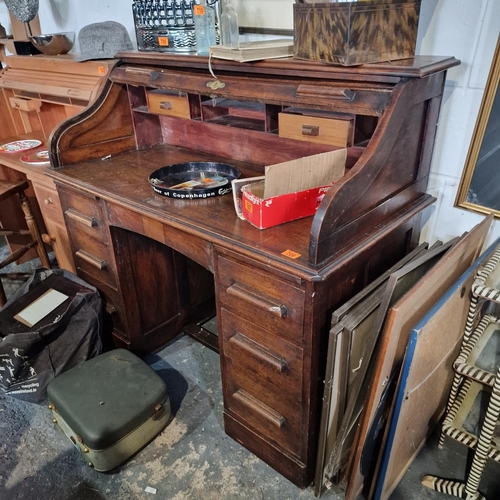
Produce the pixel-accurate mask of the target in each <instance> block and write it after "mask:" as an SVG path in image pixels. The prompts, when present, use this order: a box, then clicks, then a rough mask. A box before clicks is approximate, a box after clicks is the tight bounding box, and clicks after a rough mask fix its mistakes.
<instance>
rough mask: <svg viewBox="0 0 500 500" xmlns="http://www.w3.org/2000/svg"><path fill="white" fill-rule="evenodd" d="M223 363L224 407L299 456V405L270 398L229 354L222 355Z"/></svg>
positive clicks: (241, 420)
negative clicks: (223, 356) (251, 382)
mask: <svg viewBox="0 0 500 500" xmlns="http://www.w3.org/2000/svg"><path fill="white" fill-rule="evenodd" d="M224 364H225V373H226V383H225V390H224V405H225V409H226V411H227V412H228V413H230V414H231V415H232V416H233V418H236V420H238V421H240V422H242V423H244V425H246V426H247V427H249V428H250V429H252V430H253V431H254V432H255V433H256V434H258V435H261V436H263V437H264V438H265V439H268V440H270V441H272V442H274V443H276V444H277V445H278V447H280V448H283V449H285V450H286V451H288V452H290V453H293V454H294V455H295V456H297V457H299V458H302V457H301V454H302V450H301V439H300V436H301V428H302V425H301V424H302V411H303V409H302V408H301V406H300V405H297V404H293V403H290V404H288V405H286V406H284V407H283V405H282V404H281V402H279V401H273V400H272V399H271V400H270V399H269V398H268V395H267V394H264V393H263V392H262V390H261V388H260V387H259V385H258V384H248V381H249V380H251V378H252V377H253V376H254V373H253V372H252V371H249V370H247V367H246V366H242V365H240V364H238V363H235V362H234V361H233V360H231V359H228V358H227V359H224Z"/></svg>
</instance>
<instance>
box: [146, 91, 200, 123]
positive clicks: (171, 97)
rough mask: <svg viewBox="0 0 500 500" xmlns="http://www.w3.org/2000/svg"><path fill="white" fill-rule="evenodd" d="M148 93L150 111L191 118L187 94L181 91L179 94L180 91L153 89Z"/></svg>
mask: <svg viewBox="0 0 500 500" xmlns="http://www.w3.org/2000/svg"><path fill="white" fill-rule="evenodd" d="M147 95H148V108H149V112H150V113H156V114H159V115H168V116H177V117H179V118H191V114H190V111H189V100H188V96H187V94H184V93H181V94H180V95H179V92H169V91H167V90H152V91H150V92H148V93H147Z"/></svg>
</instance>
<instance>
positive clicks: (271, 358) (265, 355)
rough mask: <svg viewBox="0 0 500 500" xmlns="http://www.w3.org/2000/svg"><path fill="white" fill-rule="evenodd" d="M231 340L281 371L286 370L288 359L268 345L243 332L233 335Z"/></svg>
mask: <svg viewBox="0 0 500 500" xmlns="http://www.w3.org/2000/svg"><path fill="white" fill-rule="evenodd" d="M229 342H233V343H234V344H236V345H238V346H239V347H240V348H241V349H244V350H245V351H247V352H249V353H250V354H252V355H253V356H255V357H256V358H259V359H260V360H262V361H264V362H266V363H269V364H270V365H272V367H273V368H275V369H276V370H278V371H279V372H284V371H285V369H286V367H287V364H286V359H285V358H283V356H280V355H279V354H278V353H275V352H273V351H271V350H270V349H268V348H267V347H264V346H262V345H260V344H258V343H257V342H255V341H254V340H252V339H249V338H248V337H246V336H245V335H243V334H241V333H236V334H235V335H233V336H232V337H231V339H230V341H229Z"/></svg>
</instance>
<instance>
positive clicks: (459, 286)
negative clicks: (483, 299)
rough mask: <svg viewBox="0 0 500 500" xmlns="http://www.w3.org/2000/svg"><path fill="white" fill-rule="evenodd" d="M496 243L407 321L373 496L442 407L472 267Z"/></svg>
mask: <svg viewBox="0 0 500 500" xmlns="http://www.w3.org/2000/svg"><path fill="white" fill-rule="evenodd" d="M498 244H499V240H497V241H495V243H493V244H492V245H491V246H490V247H489V248H488V249H487V250H486V252H484V253H483V254H482V255H481V257H479V258H478V259H477V260H476V261H475V262H474V263H473V265H472V266H470V267H469V269H467V271H466V272H465V273H464V274H463V275H462V276H461V277H460V279H459V280H458V281H457V282H456V283H455V284H454V285H453V287H451V288H450V289H449V290H448V291H447V293H446V294H444V295H443V296H442V297H441V299H440V300H438V301H437V302H436V303H435V305H434V306H433V307H432V309H431V310H430V311H429V312H428V314H426V316H425V317H423V318H422V319H421V321H420V322H419V323H418V324H413V325H412V327H411V333H410V335H409V336H408V337H409V342H408V345H407V353H406V355H405V359H404V364H403V368H402V372H401V381H400V384H399V387H398V391H397V396H396V401H395V405H394V410H393V413H392V418H391V421H390V428H389V430H388V440H387V444H386V446H385V450H384V454H383V463H382V468H381V471H380V476H379V477H378V478H377V489H376V492H375V498H376V499H377V500H379V499H388V498H389V496H390V495H391V493H392V492H393V490H394V489H395V487H396V486H397V484H398V482H399V481H400V480H401V478H402V476H403V474H404V473H405V472H406V471H407V469H408V467H409V466H410V465H411V463H412V461H413V459H414V458H415V457H416V456H417V454H418V452H419V451H420V449H421V448H422V446H423V445H424V443H425V441H426V439H427V438H428V437H429V436H430V434H431V432H432V430H433V429H434V427H435V425H436V424H437V423H438V421H439V419H440V417H441V415H442V414H443V412H444V409H445V406H446V401H447V397H448V393H449V390H450V387H451V381H452V378H453V369H452V364H453V361H454V360H455V359H456V357H457V356H458V352H459V349H460V344H461V341H462V337H463V333H464V328H465V324H466V320H467V313H468V309H469V304H470V295H471V286H472V283H473V280H474V278H475V276H476V273H477V271H478V269H479V268H480V266H481V265H483V263H484V262H486V260H487V259H488V256H489V255H491V253H492V252H493V251H494V250H495V248H496V247H497V245H498ZM407 429H411V433H408V431H407ZM426 491H427V490H426Z"/></svg>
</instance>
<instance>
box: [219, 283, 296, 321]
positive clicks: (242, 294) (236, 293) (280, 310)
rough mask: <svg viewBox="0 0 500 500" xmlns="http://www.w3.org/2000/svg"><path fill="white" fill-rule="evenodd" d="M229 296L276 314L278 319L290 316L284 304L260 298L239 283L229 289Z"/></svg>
mask: <svg viewBox="0 0 500 500" xmlns="http://www.w3.org/2000/svg"><path fill="white" fill-rule="evenodd" d="M227 293H228V295H231V296H233V297H236V298H239V299H242V300H245V301H247V302H250V303H251V304H253V305H254V306H256V307H258V308H260V309H265V310H266V311H268V312H270V313H271V314H274V315H275V316H277V317H278V318H281V319H282V318H286V317H287V316H288V309H287V308H286V306H285V305H284V304H277V303H276V302H271V301H270V300H267V299H264V298H261V297H258V296H257V295H256V294H255V292H253V291H251V290H249V289H248V288H246V287H245V286H243V285H240V284H239V283H234V284H233V285H231V286H230V287H229V288H228V289H227Z"/></svg>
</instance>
